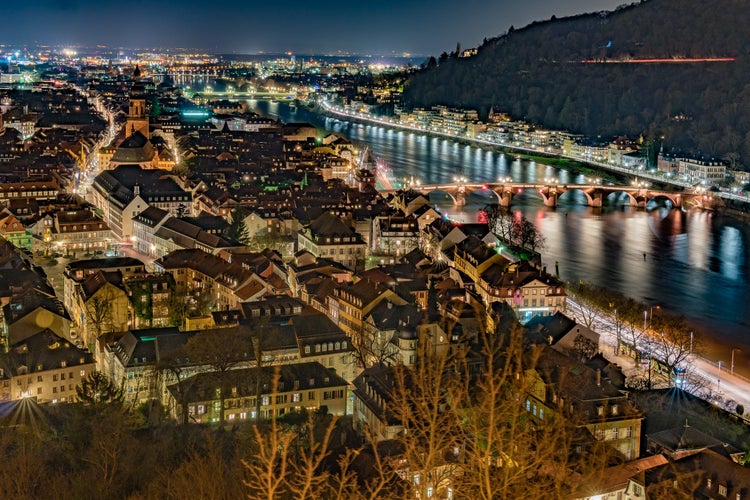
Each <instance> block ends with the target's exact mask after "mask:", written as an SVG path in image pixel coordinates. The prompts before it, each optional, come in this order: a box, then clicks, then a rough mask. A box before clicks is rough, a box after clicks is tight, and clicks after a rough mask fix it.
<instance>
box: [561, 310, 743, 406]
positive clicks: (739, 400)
mask: <svg viewBox="0 0 750 500" xmlns="http://www.w3.org/2000/svg"><path fill="white" fill-rule="evenodd" d="M567 307H568V309H567V313H568V315H569V316H571V317H572V318H574V319H576V320H577V321H578V320H579V319H580V318H582V317H583V314H582V313H581V306H579V305H578V304H577V303H576V302H575V301H574V300H573V299H571V298H570V297H568V300H567ZM592 330H594V331H596V332H597V333H598V334H599V336H600V339H599V349H600V351H601V352H602V354H603V355H604V357H605V358H607V359H608V360H609V361H611V362H613V363H615V364H617V365H619V366H620V368H622V370H623V372H624V373H625V374H626V376H636V375H645V373H646V371H647V368H645V369H644V368H643V366H637V365H636V362H635V360H634V359H633V358H631V357H629V356H625V355H622V354H615V346H616V345H617V333H616V327H615V323H614V320H613V317H612V316H611V315H609V314H606V313H605V312H604V311H599V312H598V313H597V314H596V317H595V318H594V324H593V327H592ZM650 340H652V342H651V343H650V344H651V345H652V346H654V345H658V343H657V342H655V339H653V338H652V339H650ZM654 354H655V355H657V356H658V354H659V353H658V351H654ZM683 364H684V366H680V368H684V369H686V372H687V375H686V377H687V378H688V379H690V378H691V377H692V379H691V380H689V381H688V383H685V384H684V385H683V388H684V389H685V390H686V391H688V392H691V393H694V394H695V395H696V396H698V397H701V398H703V399H706V400H707V401H710V402H711V403H714V404H717V405H719V406H721V407H723V408H725V409H728V410H730V411H734V410H735V408H736V406H737V404H741V405H742V406H743V407H744V408H745V409H747V410H750V381H748V380H747V379H745V378H744V377H742V376H740V375H736V374H732V373H730V372H729V368H728V367H726V366H723V367H722V366H721V365H720V364H718V365H717V364H714V363H713V362H712V361H710V360H707V359H705V358H702V357H701V356H700V355H698V354H696V353H691V354H689V355H688V357H687V358H686V359H685V361H684V363H683ZM646 366H648V364H646ZM665 381H666V382H667V383H668V384H669V385H672V383H671V381H668V380H665V378H664V377H661V378H660V382H661V384H658V385H657V384H656V383H655V384H654V385H655V386H660V385H662V386H663V384H664V382H665Z"/></svg>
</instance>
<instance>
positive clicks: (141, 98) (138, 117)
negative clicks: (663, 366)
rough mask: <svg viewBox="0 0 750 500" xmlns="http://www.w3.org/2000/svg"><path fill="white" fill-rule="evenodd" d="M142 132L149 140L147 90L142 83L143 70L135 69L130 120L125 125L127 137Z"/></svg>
mask: <svg viewBox="0 0 750 500" xmlns="http://www.w3.org/2000/svg"><path fill="white" fill-rule="evenodd" d="M135 132H140V133H141V134H143V136H144V137H146V138H147V139H148V138H149V133H148V116H147V115H146V90H145V89H144V88H143V84H142V83H141V68H139V67H138V66H136V67H135V71H134V72H133V86H132V87H130V104H129V105H128V120H127V122H126V123H125V137H126V138H127V137H130V136H131V135H133V134H134V133H135Z"/></svg>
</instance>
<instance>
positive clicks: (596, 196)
mask: <svg viewBox="0 0 750 500" xmlns="http://www.w3.org/2000/svg"><path fill="white" fill-rule="evenodd" d="M590 198H591V201H590V202H589V206H590V207H594V208H602V203H603V201H602V200H603V199H604V195H603V194H602V192H601V191H600V190H596V191H594V192H593V193H591V195H590Z"/></svg>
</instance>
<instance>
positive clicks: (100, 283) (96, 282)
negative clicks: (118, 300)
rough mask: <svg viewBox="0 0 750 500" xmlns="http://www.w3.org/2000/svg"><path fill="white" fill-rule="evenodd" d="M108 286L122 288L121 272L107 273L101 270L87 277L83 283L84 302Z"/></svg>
mask: <svg viewBox="0 0 750 500" xmlns="http://www.w3.org/2000/svg"><path fill="white" fill-rule="evenodd" d="M107 284H111V285H113V286H115V287H118V288H122V273H121V272H120V271H112V272H105V271H101V270H100V271H97V272H96V273H94V274H91V275H89V276H87V277H86V278H85V279H84V280H83V281H82V282H81V293H82V294H83V298H84V300H88V299H90V298H91V297H93V296H94V295H95V294H96V292H98V291H99V290H101V289H102V288H104V287H105V286H107Z"/></svg>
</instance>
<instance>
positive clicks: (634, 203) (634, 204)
mask: <svg viewBox="0 0 750 500" xmlns="http://www.w3.org/2000/svg"><path fill="white" fill-rule="evenodd" d="M623 194H624V195H625V196H627V197H628V202H629V204H630V206H632V207H637V206H638V200H637V199H636V197H635V196H633V194H632V193H630V192H629V191H618V190H616V189H613V190H612V191H610V192H609V193H607V198H609V197H610V196H613V195H614V196H620V195H623Z"/></svg>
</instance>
